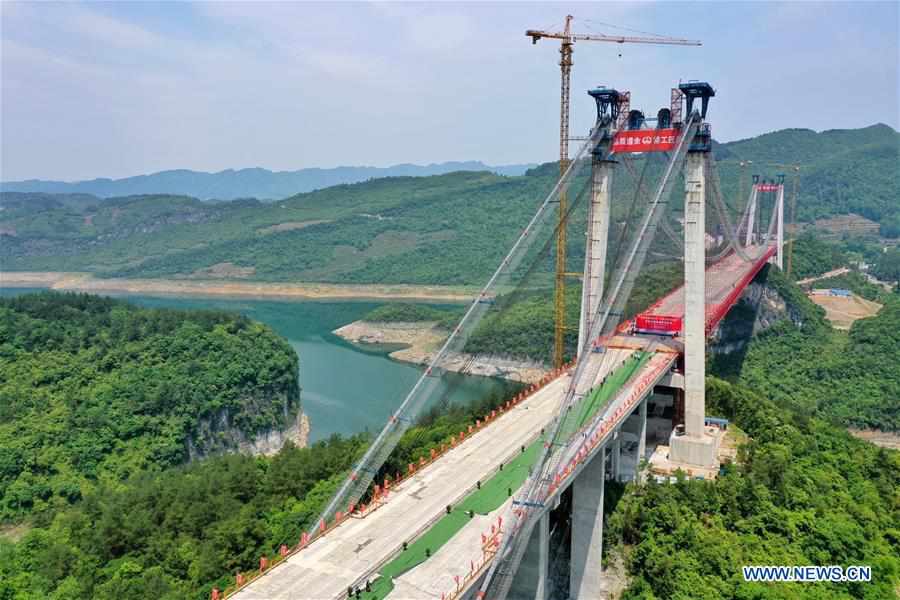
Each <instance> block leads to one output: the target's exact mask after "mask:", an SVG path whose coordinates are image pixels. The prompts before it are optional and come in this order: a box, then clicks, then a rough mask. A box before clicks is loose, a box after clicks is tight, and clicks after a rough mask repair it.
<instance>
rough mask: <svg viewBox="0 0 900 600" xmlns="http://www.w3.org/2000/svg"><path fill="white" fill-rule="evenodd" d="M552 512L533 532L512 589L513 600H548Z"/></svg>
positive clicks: (545, 515) (546, 512)
mask: <svg viewBox="0 0 900 600" xmlns="http://www.w3.org/2000/svg"><path fill="white" fill-rule="evenodd" d="M549 578H550V511H549V510H547V511H545V512H544V515H543V516H542V517H541V518H540V520H538V522H537V524H536V525H535V526H534V530H532V532H531V538H530V539H529V540H528V546H527V547H526V548H525V556H523V557H522V564H521V566H520V567H519V569H518V571H516V576H515V578H514V579H513V583H512V587H511V588H510V597H511V598H521V599H522V600H525V599H526V598H534V600H547V599H548V598H549V593H550V585H549V584H550V581H549Z"/></svg>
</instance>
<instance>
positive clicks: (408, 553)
mask: <svg viewBox="0 0 900 600" xmlns="http://www.w3.org/2000/svg"><path fill="white" fill-rule="evenodd" d="M650 356H651V355H650V353H647V352H635V353H634V354H632V355H631V356H630V357H629V358H628V359H626V360H625V364H624V365H622V366H620V367H618V368H616V369H615V370H614V371H613V372H612V373H611V374H610V375H609V376H608V377H607V378H606V382H605V383H604V384H603V385H599V386H597V387H596V388H594V389H593V390H592V391H591V393H590V394H588V395H587V396H586V397H585V398H584V399H583V400H582V401H581V402H579V403H578V404H577V405H575V406H574V407H573V408H572V410H570V411H569V412H568V414H567V415H566V417H565V419H564V421H563V424H562V429H561V431H562V432H563V435H565V436H569V435H572V434H573V433H575V432H576V431H578V430H579V429H581V428H582V427H584V425H585V424H586V423H587V422H588V421H589V420H590V419H591V418H593V417H594V415H596V414H597V412H598V411H599V410H600V408H601V407H603V406H604V405H605V404H606V403H607V402H609V400H610V399H611V398H612V397H613V395H614V394H615V393H616V392H617V391H618V390H619V388H621V387H622V386H623V385H624V384H625V382H626V381H628V380H629V379H630V378H631V377H632V376H633V375H634V374H635V373H636V372H637V371H638V370H640V368H641V367H643V366H644V364H645V363H646V362H647V361H648V360H650ZM543 443H544V440H543V438H542V437H541V438H538V439H536V440H535V441H534V442H532V443H531V444H530V445H529V446H526V448H525V451H524V452H521V453H519V454H518V455H516V457H515V458H513V459H512V460H511V461H510V462H509V463H508V464H506V465H504V466H503V470H502V471H497V472H496V473H494V475H493V476H492V477H491V478H490V479H488V480H487V481H486V482H483V483H482V484H481V489H480V490H479V489H476V490H472V492H470V493H469V494H468V495H467V496H466V497H465V498H463V500H462V502H460V503H459V504H457V505H455V506H453V507H452V508H451V511H450V514H448V515H444V516H443V517H441V518H440V519H439V520H438V521H437V522H435V523H434V524H433V525H432V526H431V527H430V528H429V529H428V530H427V531H426V532H425V533H423V534H422V536H421V537H419V539H417V540H416V541H415V542H412V543H411V544H409V546H407V549H406V550H405V551H403V552H401V553H400V554H398V555H397V556H396V557H395V558H394V559H393V560H391V561H390V562H388V563H387V564H385V565H384V566H383V567H382V568H381V569H380V570H379V574H380V575H381V576H380V577H379V578H378V579H377V580H376V581H373V582H372V584H371V591H370V592H362V593H361V594H360V598H364V599H365V600H382V599H383V598H386V597H387V595H388V594H390V593H391V590H392V589H394V582H393V579H394V578H395V577H398V576H400V575H402V574H403V573H406V572H407V571H409V570H410V569H412V568H414V567H415V566H417V565H419V564H421V563H423V562H425V561H426V560H427V556H426V554H425V551H426V550H429V551H430V553H431V554H432V555H433V554H434V553H435V552H437V551H438V550H439V549H440V548H441V547H442V546H443V545H444V544H446V543H447V542H448V541H450V540H451V539H452V538H453V536H454V535H456V534H457V533H458V532H459V531H460V530H461V529H462V528H463V527H464V526H465V525H466V523H467V522H468V521H469V518H470V517H469V515H468V514H466V513H467V512H468V511H474V512H475V513H477V514H480V515H486V514H489V513H491V512H493V511H495V510H497V509H498V508H500V506H501V505H502V504H503V503H504V502H506V500H507V499H508V498H509V495H510V490H512V493H515V492H516V490H518V489H519V488H520V487H521V486H522V484H524V483H525V480H526V479H527V478H528V469H529V468H530V467H531V466H533V465H534V463H535V462H536V461H537V459H538V458H539V456H540V451H541V447H542V445H543Z"/></svg>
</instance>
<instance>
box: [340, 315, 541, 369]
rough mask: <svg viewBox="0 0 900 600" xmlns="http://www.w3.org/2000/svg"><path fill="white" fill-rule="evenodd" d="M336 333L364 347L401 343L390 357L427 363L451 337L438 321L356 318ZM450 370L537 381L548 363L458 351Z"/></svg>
mask: <svg viewBox="0 0 900 600" xmlns="http://www.w3.org/2000/svg"><path fill="white" fill-rule="evenodd" d="M332 333H334V334H335V335H337V336H339V337H341V338H343V339H345V340H347V341H348V342H351V343H353V344H358V345H360V346H401V348H400V349H398V350H394V351H393V352H390V353H389V355H388V356H390V357H391V358H393V359H394V360H398V361H402V362H408V363H412V364H417V365H427V364H429V363H430V362H431V360H432V358H433V357H434V355H435V354H436V353H437V352H438V351H439V350H440V348H441V345H442V344H443V343H444V341H445V340H446V339H447V331H446V330H443V329H439V328H437V327H436V322H435V321H417V322H391V323H373V322H369V321H354V322H352V323H350V324H348V325H344V326H343V327H340V328H338V329H335V330H334V331H333V332H332ZM441 366H442V367H443V368H445V369H447V370H448V371H453V372H456V373H462V372H463V371H465V373H466V374H468V375H482V376H485V377H501V378H503V379H509V380H510V381H519V382H522V383H534V382H536V381H538V380H539V379H540V378H541V377H543V376H544V374H545V373H546V372H547V369H546V368H545V366H544V365H542V364H540V363H537V362H533V361H522V360H515V359H511V358H508V357H502V356H482V355H472V354H466V353H463V352H454V353H452V354H450V355H449V357H448V358H447V359H446V360H445V361H444V363H443V364H442V365H441Z"/></svg>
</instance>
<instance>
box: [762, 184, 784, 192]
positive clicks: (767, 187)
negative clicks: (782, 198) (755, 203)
mask: <svg viewBox="0 0 900 600" xmlns="http://www.w3.org/2000/svg"><path fill="white" fill-rule="evenodd" d="M780 187H781V186H780V185H778V184H777V183H760V184H759V185H757V186H756V191H757V192H777V191H778V188H780Z"/></svg>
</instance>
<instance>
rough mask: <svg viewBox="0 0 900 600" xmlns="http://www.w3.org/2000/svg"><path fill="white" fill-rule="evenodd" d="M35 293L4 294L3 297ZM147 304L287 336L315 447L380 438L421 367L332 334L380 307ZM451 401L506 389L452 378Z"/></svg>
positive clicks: (447, 382)
mask: <svg viewBox="0 0 900 600" xmlns="http://www.w3.org/2000/svg"><path fill="white" fill-rule="evenodd" d="M29 291H38V290H34V289H16V288H0V296H11V295H17V294H21V293H25V292H29ZM123 298H124V299H127V300H128V301H130V302H134V303H136V304H139V305H141V306H149V307H159V308H162V307H169V308H180V309H186V308H212V309H217V310H229V311H236V312H240V313H243V314H245V315H247V316H248V317H250V318H252V319H256V320H258V321H262V322H263V323H266V324H268V325H269V326H270V327H272V329H274V330H275V331H276V332H278V333H279V334H281V335H282V336H284V337H285V338H287V340H288V341H289V342H290V344H291V346H293V347H294V349H295V350H296V351H297V354H298V355H299V356H300V386H301V387H302V392H301V395H300V401H301V403H302V406H303V412H304V413H305V414H306V415H307V416H308V417H309V420H310V425H311V431H310V442H315V441H317V440H321V439H324V438H327V437H328V436H330V435H332V434H334V433H340V434H344V435H347V434H353V433H358V432H360V431H364V430H369V431H371V432H373V433H374V432H377V431H378V430H380V429H381V427H382V426H383V425H384V424H385V422H386V421H387V419H388V417H389V416H390V415H391V413H392V412H393V411H394V409H396V408H397V406H399V404H400V402H402V401H403V398H404V397H405V395H406V393H407V392H408V391H409V389H410V388H411V387H412V385H413V384H414V383H415V382H416V380H417V379H418V378H419V376H420V375H421V373H422V370H423V369H422V368H420V367H417V366H415V365H410V364H406V363H400V362H397V361H394V360H391V359H390V358H388V357H387V352H388V350H387V349H372V350H363V349H360V348H358V347H357V346H354V345H353V344H350V343H349V342H346V341H344V340H343V339H341V338H339V337H338V336H336V335H334V334H332V333H331V332H332V331H333V330H334V329H337V328H338V327H341V326H342V325H346V324H347V323H350V322H352V321H355V320H357V319H359V318H360V317H362V316H363V315H365V314H366V313H367V312H369V311H370V310H372V309H373V308H375V307H376V306H379V305H380V303H373V302H362V301H360V302H347V301H345V302H319V301H315V302H314V301H302V302H292V301H284V302H279V301H271V300H264V301H257V300H244V299H241V300H223V299H219V298H209V299H207V298H196V297H192V298H176V297H150V296H127V297H123ZM442 385H443V386H444V387H445V389H446V388H448V387H451V388H452V391H451V392H450V395H449V399H450V401H451V402H468V401H470V400H474V399H476V398H479V397H481V396H484V395H486V394H489V393H491V392H492V391H494V390H500V389H501V388H502V387H503V385H504V384H503V383H502V382H500V381H499V380H496V379H491V378H487V377H473V376H465V375H458V374H455V373H448V374H446V375H445V376H444V378H443V379H442Z"/></svg>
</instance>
